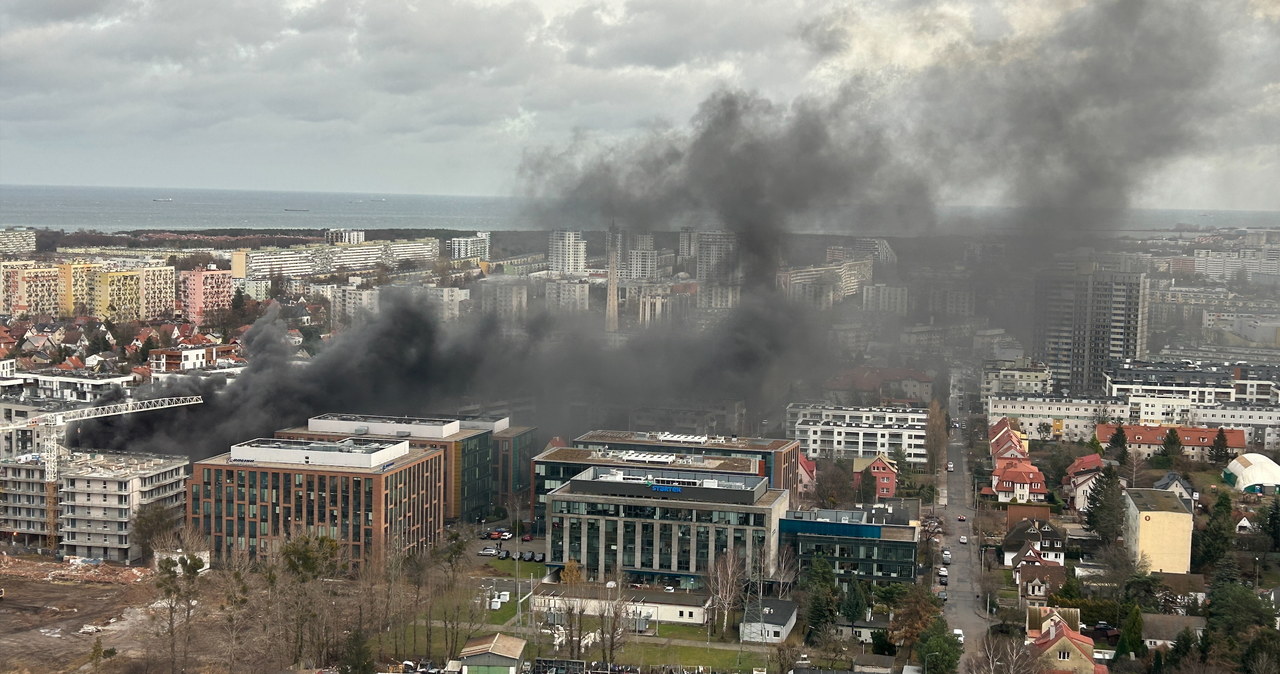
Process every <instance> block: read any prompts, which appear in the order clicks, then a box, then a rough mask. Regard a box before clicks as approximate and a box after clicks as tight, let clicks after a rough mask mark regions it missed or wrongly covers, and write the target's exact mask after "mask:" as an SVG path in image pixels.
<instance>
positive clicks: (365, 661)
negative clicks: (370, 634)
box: [338, 629, 378, 674]
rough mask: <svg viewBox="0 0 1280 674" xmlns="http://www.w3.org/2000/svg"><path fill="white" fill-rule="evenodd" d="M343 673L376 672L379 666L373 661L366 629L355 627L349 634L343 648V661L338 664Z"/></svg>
mask: <svg viewBox="0 0 1280 674" xmlns="http://www.w3.org/2000/svg"><path fill="white" fill-rule="evenodd" d="M338 671H339V672H342V674H375V672H377V671H378V666H377V664H376V663H374V661H373V652H372V651H370V650H369V641H368V639H366V638H365V636H364V631H363V630H359V629H355V630H351V633H350V634H348V635H347V641H346V643H345V644H344V645H343V648H342V662H341V663H339V665H338Z"/></svg>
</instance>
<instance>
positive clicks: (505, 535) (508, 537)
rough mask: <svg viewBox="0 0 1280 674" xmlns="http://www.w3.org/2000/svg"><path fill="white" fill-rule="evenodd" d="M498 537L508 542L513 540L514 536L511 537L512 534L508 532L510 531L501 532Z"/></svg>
mask: <svg viewBox="0 0 1280 674" xmlns="http://www.w3.org/2000/svg"><path fill="white" fill-rule="evenodd" d="M499 537H500V538H501V539H502V540H504V541H509V540H511V539H512V538H514V536H512V534H511V532H510V531H504V532H502V533H501V534H499Z"/></svg>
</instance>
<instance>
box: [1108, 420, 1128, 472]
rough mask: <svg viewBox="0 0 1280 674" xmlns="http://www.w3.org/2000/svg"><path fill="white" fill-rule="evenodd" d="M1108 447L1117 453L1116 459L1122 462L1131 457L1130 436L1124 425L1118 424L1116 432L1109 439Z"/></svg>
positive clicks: (1113, 452)
mask: <svg viewBox="0 0 1280 674" xmlns="http://www.w3.org/2000/svg"><path fill="white" fill-rule="evenodd" d="M1107 449H1109V450H1111V453H1112V454H1115V455H1116V461H1119V462H1120V463H1124V462H1125V459H1128V458H1129V436H1128V435H1126V434H1125V432H1124V425H1122V424H1116V432H1115V433H1112V434H1111V438H1110V439H1109V440H1107Z"/></svg>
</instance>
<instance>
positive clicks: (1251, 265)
mask: <svg viewBox="0 0 1280 674" xmlns="http://www.w3.org/2000/svg"><path fill="white" fill-rule="evenodd" d="M1194 259H1195V265H1196V273H1197V274H1199V275H1201V276H1204V277H1205V278H1208V279H1212V280H1214V281H1234V280H1236V278H1237V277H1238V276H1239V275H1240V274H1241V273H1243V274H1244V275H1245V276H1246V277H1251V276H1253V275H1254V274H1280V246H1264V247H1261V248H1244V249H1241V250H1227V251H1222V250H1197V251H1195V258H1194Z"/></svg>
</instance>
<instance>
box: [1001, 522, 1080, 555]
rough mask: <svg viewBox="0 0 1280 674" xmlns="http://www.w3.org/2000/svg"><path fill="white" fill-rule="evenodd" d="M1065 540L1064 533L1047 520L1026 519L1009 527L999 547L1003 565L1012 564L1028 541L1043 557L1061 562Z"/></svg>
mask: <svg viewBox="0 0 1280 674" xmlns="http://www.w3.org/2000/svg"><path fill="white" fill-rule="evenodd" d="M1066 541H1067V535H1066V533H1064V532H1063V530H1062V529H1059V528H1058V527H1056V526H1054V525H1053V524H1050V523H1049V522H1048V521H1047V520H1041V519H1026V520H1022V521H1021V522H1018V523H1017V524H1015V525H1014V526H1013V527H1011V528H1010V529H1009V533H1007V534H1005V537H1004V541H1003V542H1002V543H1001V545H1000V549H1001V550H1002V551H1003V552H1004V564H1005V566H1012V565H1013V561H1014V558H1015V557H1016V556H1017V555H1018V552H1019V551H1020V550H1022V546H1023V545H1026V544H1028V543H1030V544H1031V545H1032V547H1034V548H1035V549H1036V551H1037V552H1039V553H1040V555H1041V556H1042V557H1043V558H1044V559H1046V560H1048V561H1051V562H1056V563H1058V564H1063V563H1064V561H1065V559H1066Z"/></svg>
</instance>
